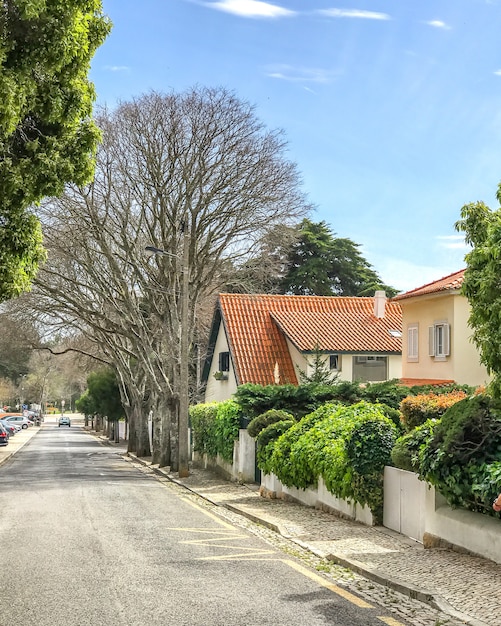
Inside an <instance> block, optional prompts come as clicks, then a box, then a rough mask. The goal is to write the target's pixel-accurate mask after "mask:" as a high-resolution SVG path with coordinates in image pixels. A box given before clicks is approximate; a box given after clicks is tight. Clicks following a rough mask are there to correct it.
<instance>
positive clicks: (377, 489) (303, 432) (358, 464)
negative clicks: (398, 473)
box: [266, 402, 396, 523]
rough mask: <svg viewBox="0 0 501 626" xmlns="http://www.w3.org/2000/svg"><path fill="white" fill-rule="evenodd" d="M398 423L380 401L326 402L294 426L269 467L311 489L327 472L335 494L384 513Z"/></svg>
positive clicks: (326, 478)
mask: <svg viewBox="0 0 501 626" xmlns="http://www.w3.org/2000/svg"><path fill="white" fill-rule="evenodd" d="M395 438H396V427H395V425H394V424H393V422H392V421H391V420H390V419H389V418H387V417H385V415H384V414H383V413H382V411H381V409H379V408H378V407H377V405H373V404H369V403H367V402H359V403H357V404H354V405H352V406H345V405H341V404H326V405H324V406H322V407H320V408H319V409H317V410H316V411H314V412H313V413H311V414H310V415H307V416H306V417H304V418H303V419H302V420H300V421H299V422H297V423H296V424H294V425H293V426H291V427H290V428H289V429H288V430H287V431H286V432H285V433H283V434H282V435H281V436H280V437H279V438H278V439H277V440H275V441H274V442H273V444H272V443H269V444H268V445H269V446H270V447H272V451H271V457H268V458H267V460H266V468H267V469H268V470H271V471H272V472H273V473H274V474H275V475H276V476H277V477H278V478H279V480H280V481H281V482H282V483H283V484H284V485H286V486H288V487H297V488H299V489H306V488H307V487H309V486H311V485H316V484H317V483H318V478H319V477H320V476H322V478H323V480H324V482H325V485H326V487H327V489H328V490H329V491H330V492H331V493H332V494H333V495H334V496H336V497H338V498H343V499H345V500H350V501H355V502H358V503H359V504H361V505H365V504H367V505H368V506H369V508H370V509H371V512H372V515H373V517H374V519H375V521H376V523H380V522H381V521H382V515H383V472H384V466H385V465H388V464H390V463H391V456H390V455H391V450H392V448H393V445H394V443H395Z"/></svg>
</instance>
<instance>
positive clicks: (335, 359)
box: [329, 354, 341, 372]
mask: <svg viewBox="0 0 501 626" xmlns="http://www.w3.org/2000/svg"><path fill="white" fill-rule="evenodd" d="M329 368H330V369H331V370H335V371H336V372H340V371H341V355H340V354H331V355H330V356H329Z"/></svg>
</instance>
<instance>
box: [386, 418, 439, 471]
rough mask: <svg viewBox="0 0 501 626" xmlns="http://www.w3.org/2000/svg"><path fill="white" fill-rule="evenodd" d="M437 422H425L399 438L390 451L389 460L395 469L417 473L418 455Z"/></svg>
mask: <svg viewBox="0 0 501 626" xmlns="http://www.w3.org/2000/svg"><path fill="white" fill-rule="evenodd" d="M437 423H438V421H437V420H426V422H425V423H424V424H421V425H420V426H417V427H416V428H414V430H411V432H409V433H406V434H405V435H402V436H401V437H399V438H398V439H397V440H396V442H395V445H394V446H393V449H392V451H391V460H392V462H393V465H394V466H395V467H398V468H399V469H403V470H407V471H408V472H417V473H419V453H420V450H421V449H422V448H423V446H424V445H425V444H426V443H427V441H429V439H430V438H431V436H432V435H433V430H434V428H435V426H436V425H437Z"/></svg>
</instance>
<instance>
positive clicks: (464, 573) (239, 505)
mask: <svg viewBox="0 0 501 626" xmlns="http://www.w3.org/2000/svg"><path fill="white" fill-rule="evenodd" d="M38 431H39V428H36V427H32V428H30V429H29V432H25V431H23V432H22V433H18V435H16V437H14V439H13V440H11V444H14V441H15V442H16V443H15V445H11V444H9V446H6V447H5V448H3V449H2V448H0V464H1V463H2V461H5V460H7V458H8V457H10V456H11V455H12V453H15V452H17V450H18V449H19V448H21V447H22V446H23V445H24V444H25V443H27V441H28V440H29V439H31V437H33V436H34V435H35V434H36V432H38ZM9 448H10V449H9ZM117 452H119V453H120V454H124V455H125V447H124V445H118V446H117ZM130 456H131V457H132V460H135V461H138V462H140V463H141V465H142V466H143V467H144V469H145V470H147V471H153V472H155V473H156V474H157V475H159V476H162V477H163V478H164V479H165V480H166V482H168V483H171V484H172V485H173V486H175V485H176V486H177V487H179V488H182V489H184V490H189V491H191V492H193V494H194V496H196V497H202V498H203V499H204V501H206V502H207V503H210V504H211V505H215V506H217V507H219V510H220V511H222V512H223V511H226V515H230V516H231V515H234V516H235V515H236V516H237V517H239V518H240V519H245V520H248V521H249V525H252V526H253V527H254V528H258V529H261V530H258V532H260V533H261V534H262V535H263V538H264V539H265V540H268V541H273V542H274V543H277V542H278V543H279V542H280V541H282V542H286V541H287V542H293V545H295V546H296V547H297V550H300V551H303V552H305V553H308V554H309V555H310V558H311V559H318V561H316V562H315V563H316V564H313V565H314V567H317V569H319V570H321V571H323V568H324V567H325V566H324V564H325V563H326V562H331V563H332V569H330V568H329V571H330V574H328V575H331V576H334V577H335V578H336V579H337V580H339V581H344V582H345V583H346V584H350V585H352V586H353V587H354V588H355V589H356V590H357V591H358V592H359V593H360V594H361V595H365V596H366V597H368V598H371V599H372V600H373V601H376V602H377V601H380V602H381V603H384V604H385V605H386V606H388V605H390V606H393V607H394V609H393V610H394V613H395V615H396V616H399V617H402V618H403V619H406V620H407V621H408V622H409V623H411V624H413V625H416V626H445V625H447V626H459V625H460V624H469V625H470V626H501V611H500V608H499V607H501V565H498V564H496V563H494V562H492V561H489V560H487V559H482V558H478V557H475V556H471V555H467V554H463V553H460V552H455V551H452V550H446V549H427V550H425V549H424V548H423V547H422V546H421V545H420V544H418V543H417V542H414V541H412V540H410V539H407V538H405V537H403V536H402V535H399V534H397V533H394V532H393V531H389V530H388V529H385V528H382V527H369V526H364V525H362V524H359V523H357V522H352V521H350V520H346V519H343V518H339V517H337V516H335V515H332V514H331V513H326V512H324V511H320V510H317V509H314V508H311V507H306V506H304V505H301V504H298V503H295V502H290V501H285V500H278V499H276V500H274V499H267V498H263V497H261V496H260V494H259V488H258V486H257V485H242V484H238V483H235V482H231V481H227V480H224V479H223V478H221V477H219V476H217V475H216V474H214V473H213V472H210V471H209V470H203V469H193V470H191V473H190V476H189V477H187V478H184V479H179V478H177V477H176V475H174V474H173V475H170V474H168V472H166V471H164V470H159V469H158V468H157V467H155V466H151V463H150V462H149V460H148V459H136V458H135V457H133V455H130ZM255 522H257V524H258V525H257V526H256V524H254V523H255ZM273 537H274V538H273ZM500 541H501V530H500ZM305 558H308V557H305ZM326 559H327V561H326ZM346 568H347V569H346ZM378 583H379V584H378ZM380 585H384V587H381V586H380ZM381 589H383V591H381ZM423 603H425V604H423Z"/></svg>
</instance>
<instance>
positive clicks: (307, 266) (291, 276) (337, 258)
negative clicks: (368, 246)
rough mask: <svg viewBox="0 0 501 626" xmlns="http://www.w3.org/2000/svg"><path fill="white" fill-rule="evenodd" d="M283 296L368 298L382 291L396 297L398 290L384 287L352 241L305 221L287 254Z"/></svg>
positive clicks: (282, 282) (320, 225)
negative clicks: (286, 294) (285, 294)
mask: <svg viewBox="0 0 501 626" xmlns="http://www.w3.org/2000/svg"><path fill="white" fill-rule="evenodd" d="M281 289H282V291H283V292H284V293H290V294H296V295H317V296H333V295H340V296H341V295H342V296H367V295H374V291H376V290H377V289H381V290H384V291H386V293H387V295H389V296H393V295H395V294H396V293H397V290H396V289H394V288H393V287H389V286H388V285H385V284H383V281H382V280H381V278H380V277H379V276H378V274H377V273H376V272H375V271H374V270H373V269H372V266H371V265H370V263H369V262H368V261H366V259H364V257H363V256H362V255H361V253H360V251H359V244H357V243H355V242H354V241H352V240H351V239H342V238H337V237H335V236H334V234H333V233H332V231H331V230H330V229H329V227H328V225H327V224H326V223H325V222H318V223H314V222H312V221H311V220H309V219H304V220H303V221H302V222H301V224H300V226H299V234H298V237H297V239H296V241H295V242H294V243H293V244H292V246H291V247H290V249H289V251H288V259H287V263H286V268H285V275H284V276H283V278H282V281H281Z"/></svg>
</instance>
